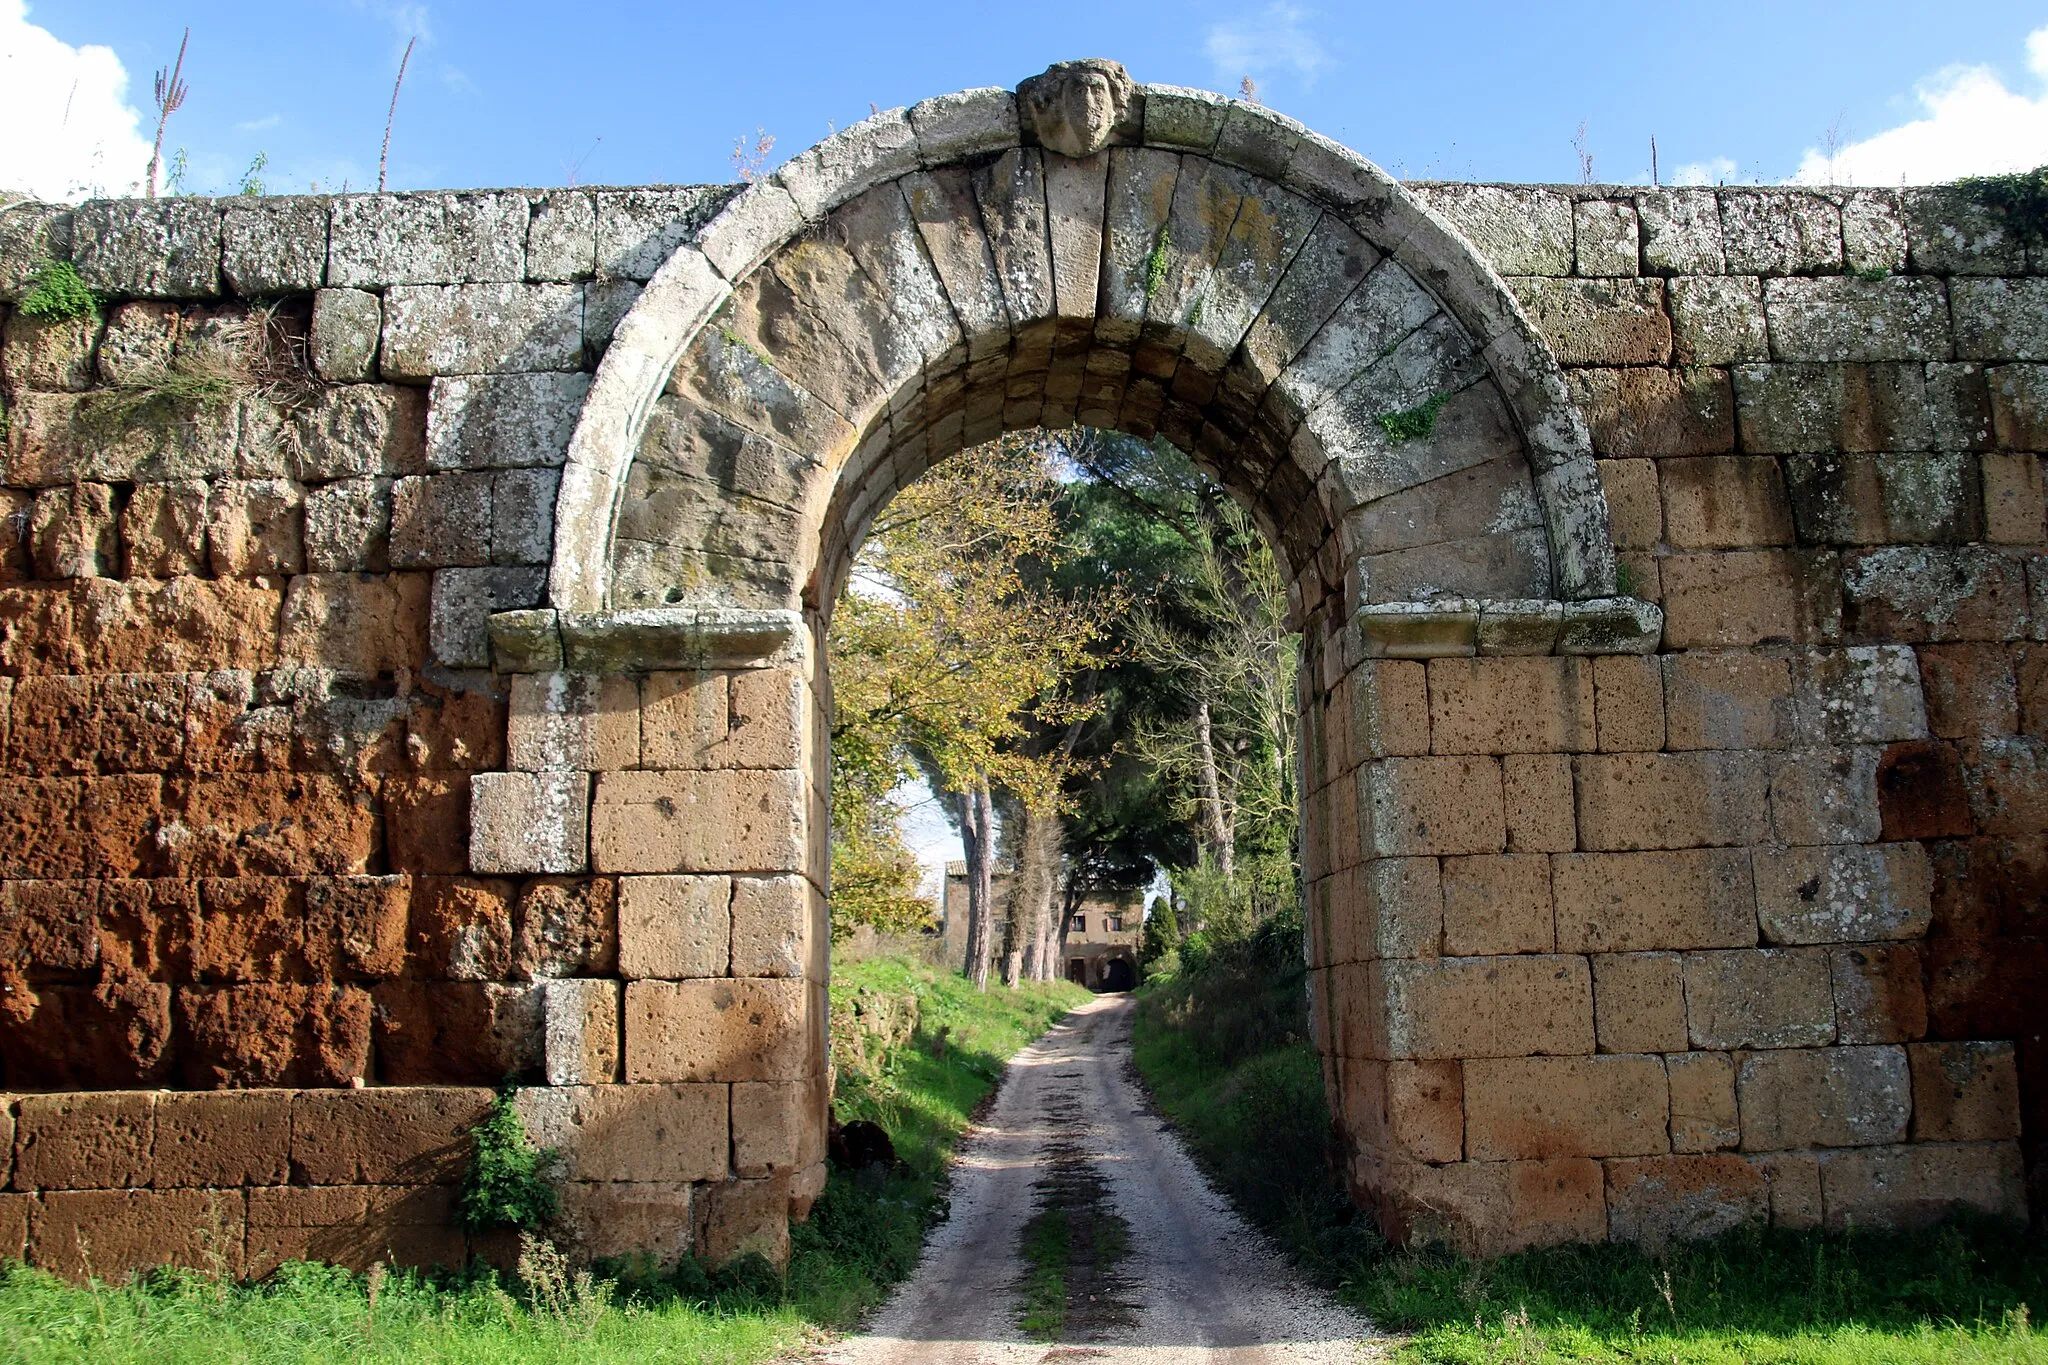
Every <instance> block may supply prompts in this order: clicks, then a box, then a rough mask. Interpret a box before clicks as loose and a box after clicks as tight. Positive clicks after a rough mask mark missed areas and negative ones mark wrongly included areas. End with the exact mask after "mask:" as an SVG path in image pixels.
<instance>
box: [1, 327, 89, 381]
mask: <svg viewBox="0 0 2048 1365" xmlns="http://www.w3.org/2000/svg"><path fill="white" fill-rule="evenodd" d="M103 326H104V323H103V320H102V319H101V317H100V316H99V314H98V313H96V312H95V313H87V314H86V315H84V316H83V317H75V318H32V317H29V316H27V315H25V314H22V313H12V314H9V315H8V317H7V320H6V326H5V328H4V329H0V336H4V338H5V339H4V342H0V360H4V363H5V373H6V377H7V388H8V390H9V397H10V398H15V397H17V396H18V395H19V393H20V391H21V390H23V389H41V390H48V391H54V392H58V393H83V392H84V391H85V390H87V389H89V388H91V387H92V384H93V353H94V352H95V351H96V350H97V349H98V347H99V340H100V331H101V328H102V327H103Z"/></svg>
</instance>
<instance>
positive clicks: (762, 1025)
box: [625, 978, 818, 1082]
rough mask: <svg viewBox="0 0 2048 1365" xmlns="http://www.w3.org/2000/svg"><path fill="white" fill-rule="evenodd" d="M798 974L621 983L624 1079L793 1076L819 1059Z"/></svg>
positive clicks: (790, 1078) (792, 1078)
mask: <svg viewBox="0 0 2048 1365" xmlns="http://www.w3.org/2000/svg"><path fill="white" fill-rule="evenodd" d="M807 990H808V987H807V984H806V983H805V982H802V981H763V980H758V979H753V978H727V979H713V980H701V981H634V982H630V983H628V985H627V986H626V1025H625V1027H626V1079H627V1080H628V1081H630V1082H639V1081H798V1080H804V1079H806V1078H807V1077H808V1076H809V1074H810V1072H811V1070H812V1069H813V1068H814V1067H815V1066H817V1065H818V1061H817V1060H816V1059H815V1058H813V1056H812V1055H811V1054H812V1041H811V1037H810V1031H809V1028H808V1025H807V1021H806V1006H805V999H804V997H805V994H806V992H807Z"/></svg>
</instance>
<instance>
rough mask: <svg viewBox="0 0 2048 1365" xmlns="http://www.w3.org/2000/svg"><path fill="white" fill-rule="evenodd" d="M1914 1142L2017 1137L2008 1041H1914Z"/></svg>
mask: <svg viewBox="0 0 2048 1365" xmlns="http://www.w3.org/2000/svg"><path fill="white" fill-rule="evenodd" d="M1906 1059H1907V1063H1908V1065H1909V1066H1910V1068H1911V1070H1912V1075H1913V1141H1915V1142H1998V1141H2003V1140H2007V1139H2011V1138H2016V1137H2018V1136H2020V1098H2019V1095H2020V1084H2019V1072H2018V1069H2017V1067H2016V1066H2015V1065H2014V1060H2013V1045H2012V1044H2011V1043H1915V1044H1913V1045H1912V1046H1910V1047H1908V1048H1907V1049H1906Z"/></svg>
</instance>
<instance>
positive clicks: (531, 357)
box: [381, 284, 583, 383]
mask: <svg viewBox="0 0 2048 1365" xmlns="http://www.w3.org/2000/svg"><path fill="white" fill-rule="evenodd" d="M382 345H383V350H382V356H381V367H382V370H383V373H384V377H385V378H387V379H395V380H399V381H401V382H413V383H421V382H425V381H427V380H430V379H433V378H435V377H437V376H441V375H468V374H505V373H511V372H515V371H542V370H556V371H561V370H568V371H573V370H578V369H581V368H582V365H583V291H582V289H581V288H580V287H579V286H576V285H569V284H456V285H394V286H393V287H392V288H390V289H388V290H386V291H385V294H384V336H383V343H382Z"/></svg>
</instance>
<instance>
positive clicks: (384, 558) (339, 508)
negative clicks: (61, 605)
mask: <svg viewBox="0 0 2048 1365" xmlns="http://www.w3.org/2000/svg"><path fill="white" fill-rule="evenodd" d="M130 506H131V507H132V506H133V504H132V503H131V504H130ZM304 515H305V559H306V567H307V568H308V569H309V570H311V571H312V572H314V573H379V572H382V571H384V570H386V569H388V568H389V567H390V563H391V560H390V546H391V480H389V479H340V480H337V481H335V482H334V483H330V484H322V485H321V486H320V487H318V488H311V489H308V490H307V491H306V502H305V514H304Z"/></svg>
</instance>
